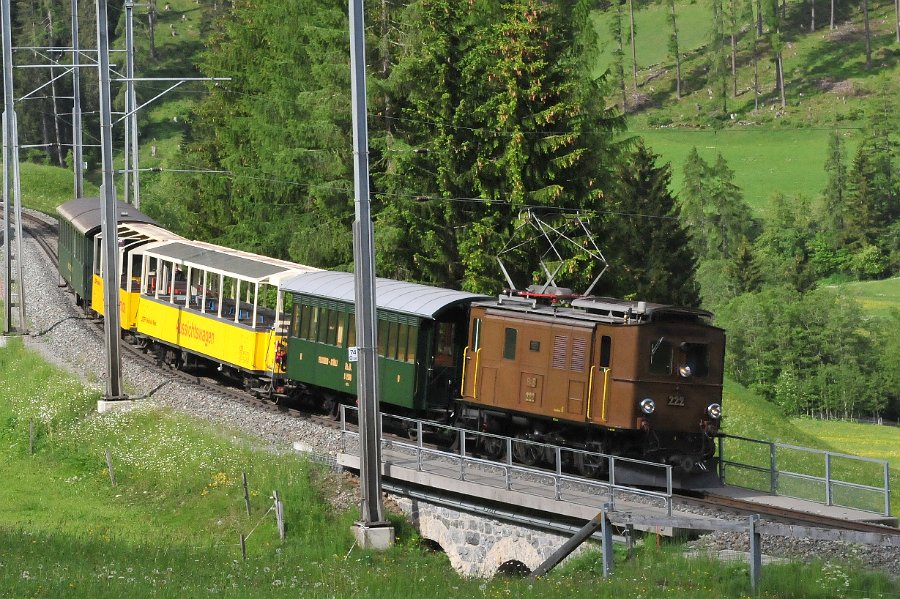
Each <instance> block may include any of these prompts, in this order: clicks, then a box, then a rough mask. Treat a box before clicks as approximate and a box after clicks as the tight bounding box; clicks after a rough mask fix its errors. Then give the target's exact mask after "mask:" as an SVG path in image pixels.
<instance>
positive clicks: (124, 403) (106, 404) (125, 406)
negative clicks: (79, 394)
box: [97, 399, 138, 414]
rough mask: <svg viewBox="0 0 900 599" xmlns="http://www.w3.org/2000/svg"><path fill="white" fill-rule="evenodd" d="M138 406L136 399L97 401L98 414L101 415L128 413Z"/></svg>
mask: <svg viewBox="0 0 900 599" xmlns="http://www.w3.org/2000/svg"><path fill="white" fill-rule="evenodd" d="M137 404H138V402H137V401H136V400H134V399H116V400H107V399H100V400H97V412H98V413H100V414H103V413H104V412H127V411H128V410H130V409H132V408H134V407H135V406H136V405H137Z"/></svg>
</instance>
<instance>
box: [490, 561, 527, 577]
mask: <svg viewBox="0 0 900 599" xmlns="http://www.w3.org/2000/svg"><path fill="white" fill-rule="evenodd" d="M529 574H531V568H529V567H528V566H526V565H525V564H524V563H522V562H520V561H519V560H517V559H511V560H507V561H505V562H503V563H502V564H500V566H499V567H498V568H497V575H498V576H509V577H524V576H528V575H529Z"/></svg>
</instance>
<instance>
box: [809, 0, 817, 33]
mask: <svg viewBox="0 0 900 599" xmlns="http://www.w3.org/2000/svg"><path fill="white" fill-rule="evenodd" d="M809 30H810V31H815V30H816V0H809Z"/></svg>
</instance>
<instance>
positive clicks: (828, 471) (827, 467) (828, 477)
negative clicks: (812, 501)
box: [825, 451, 831, 505]
mask: <svg viewBox="0 0 900 599" xmlns="http://www.w3.org/2000/svg"><path fill="white" fill-rule="evenodd" d="M825 505H831V454H830V453H828V452H827V451H826V452H825Z"/></svg>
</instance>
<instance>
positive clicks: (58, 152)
mask: <svg viewBox="0 0 900 599" xmlns="http://www.w3.org/2000/svg"><path fill="white" fill-rule="evenodd" d="M47 20H48V21H49V23H50V35H51V39H50V45H51V46H52V45H54V40H53V38H52V36H53V12H52V11H50V10H48V11H47ZM55 62H56V61H55V60H54V63H55ZM55 76H56V73H55V72H54V69H53V67H51V68H50V101H51V102H52V103H53V129H54V131H55V133H56V162H57V164H59V166H65V165H66V161H65V158H64V157H63V149H62V137H61V136H60V134H59V111H58V110H57V108H56V80H55Z"/></svg>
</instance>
